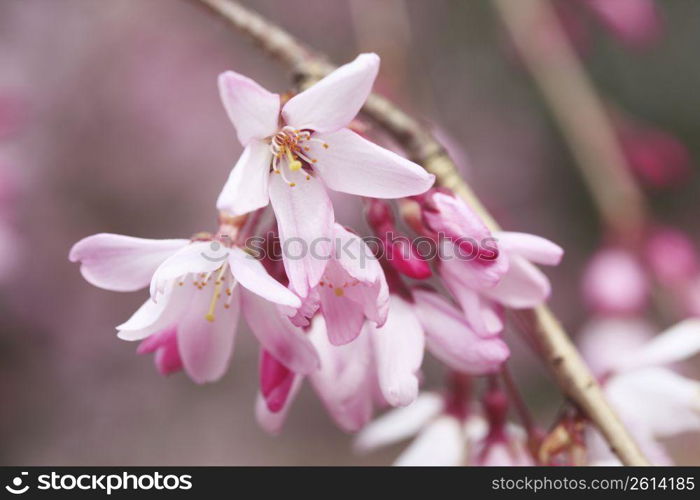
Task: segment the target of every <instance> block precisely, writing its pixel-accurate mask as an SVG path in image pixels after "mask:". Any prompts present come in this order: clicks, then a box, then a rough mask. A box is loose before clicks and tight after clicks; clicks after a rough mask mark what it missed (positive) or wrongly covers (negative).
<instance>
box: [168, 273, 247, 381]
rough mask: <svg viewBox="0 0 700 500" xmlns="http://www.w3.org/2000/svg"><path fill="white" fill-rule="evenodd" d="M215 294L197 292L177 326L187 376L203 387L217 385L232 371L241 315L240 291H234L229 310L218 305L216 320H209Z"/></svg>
mask: <svg viewBox="0 0 700 500" xmlns="http://www.w3.org/2000/svg"><path fill="white" fill-rule="evenodd" d="M212 298H213V290H211V289H209V290H207V289H206V288H205V289H203V290H195V291H194V293H193V295H192V300H191V302H190V303H189V305H188V307H187V308H186V310H185V311H184V313H183V315H182V318H181V319H180V321H179V322H178V326H177V342H178V349H179V351H180V357H181V358H182V364H183V365H184V368H185V371H186V372H187V374H188V375H189V376H190V377H191V378H192V380H194V381H195V382H197V383H199V384H203V383H205V382H214V381H216V380H218V379H219V378H221V377H222V376H223V374H224V373H225V372H226V369H227V368H228V364H229V360H230V359H231V355H232V354H233V341H234V338H235V335H236V329H237V327H238V314H239V312H240V307H241V306H240V304H241V301H240V288H239V287H234V288H233V297H232V300H231V301H230V302H229V307H228V308H225V307H224V304H225V303H226V300H225V299H224V298H223V297H221V298H219V299H218V300H217V301H216V306H215V308H214V319H213V321H210V320H209V319H207V314H208V311H209V306H210V304H211V300H212Z"/></svg>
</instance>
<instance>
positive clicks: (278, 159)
mask: <svg viewBox="0 0 700 500" xmlns="http://www.w3.org/2000/svg"><path fill="white" fill-rule="evenodd" d="M312 136H313V131H312V130H306V129H305V130H298V129H295V128H293V127H290V126H289V125H286V126H284V127H282V128H281V129H280V130H279V132H277V133H276V134H275V135H273V136H272V139H271V140H270V150H271V151H272V155H273V159H272V171H273V172H274V173H275V174H279V175H281V176H282V178H283V179H284V181H285V182H286V183H287V184H288V185H289V186H290V187H294V186H296V183H295V182H293V181H292V180H290V179H289V177H288V176H287V173H286V172H299V171H300V170H302V169H303V170H304V171H305V172H306V180H307V181H308V180H310V179H311V172H312V167H313V165H314V164H316V163H317V162H318V160H317V159H316V158H312V157H311V156H310V154H311V145H312V144H313V143H319V144H321V146H322V147H324V148H326V149H328V144H327V143H326V142H324V141H322V140H321V139H318V138H315V137H312Z"/></svg>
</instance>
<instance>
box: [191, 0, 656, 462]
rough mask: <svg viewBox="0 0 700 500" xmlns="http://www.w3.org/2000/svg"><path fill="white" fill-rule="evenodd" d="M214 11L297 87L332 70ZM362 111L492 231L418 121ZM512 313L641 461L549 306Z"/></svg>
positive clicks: (236, 16)
mask: <svg viewBox="0 0 700 500" xmlns="http://www.w3.org/2000/svg"><path fill="white" fill-rule="evenodd" d="M199 2H200V3H201V4H203V5H205V6H207V7H208V8H209V9H211V10H212V11H213V12H214V13H216V14H218V15H219V16H221V17H223V18H224V19H225V20H226V21H227V22H229V23H230V24H231V25H232V26H234V27H235V28H237V29H238V30H240V31H241V32H243V33H244V34H246V35H247V36H248V37H249V38H251V39H252V40H253V41H254V42H255V43H256V44H257V45H259V46H260V48H261V49H262V50H263V51H265V52H266V53H268V54H269V55H271V56H273V57H275V58H276V59H278V60H279V61H280V62H282V63H283V64H285V65H286V66H288V67H290V68H291V69H292V70H293V71H294V72H295V74H296V76H297V79H298V83H299V85H300V86H301V87H305V86H308V85H309V84H311V83H313V82H314V81H317V80H318V79H319V78H321V77H323V76H324V75H325V74H327V73H329V72H330V71H332V70H333V68H334V67H333V66H332V65H331V64H329V63H328V62H327V60H326V58H325V57H323V56H322V55H320V54H318V53H316V52H314V51H313V50H311V49H310V48H309V47H307V46H305V45H304V44H302V43H301V42H299V41H298V40H297V39H296V38H294V37H292V36H291V35H290V34H289V33H287V32H285V31H284V30H282V29H281V28H280V27H278V26H276V25H274V24H273V23H271V22H269V21H268V20H266V19H264V18H262V17H261V16H260V15H258V14H257V13H255V12H253V11H250V10H248V9H247V8H245V7H243V6H241V5H240V4H238V3H236V2H233V1H230V0H199ZM516 3H517V2H516ZM363 112H364V113H365V114H366V115H367V116H369V117H370V118H372V119H373V120H374V121H375V122H376V123H377V124H378V125H379V126H381V127H383V128H384V129H385V130H386V131H387V132H389V133H390V134H392V135H393V136H394V138H395V139H396V140H397V141H398V142H399V143H400V144H401V145H402V146H403V147H404V148H405V150H406V152H407V154H408V155H409V156H410V157H411V158H412V159H413V160H414V161H415V162H417V163H419V164H421V165H423V167H425V169H426V170H428V171H429V172H431V173H433V174H435V176H436V178H437V183H438V184H439V185H441V186H444V187H447V188H450V189H452V190H453V191H454V192H455V194H457V195H459V196H461V197H462V198H464V200H465V201H466V202H467V203H468V204H469V205H470V206H471V207H472V208H473V209H474V210H475V211H476V212H477V213H479V215H480V216H481V217H482V218H483V220H484V221H485V223H486V224H487V225H488V226H489V227H490V228H491V229H492V230H494V231H497V230H499V229H500V227H499V225H498V223H497V222H496V221H495V220H494V218H493V217H492V216H491V214H490V213H489V212H488V211H487V210H486V208H485V207H484V206H483V205H482V203H481V201H480V200H479V198H478V197H477V196H476V195H475V194H474V192H473V191H472V189H471V188H470V187H469V186H468V185H467V184H466V183H465V182H464V180H463V179H462V178H461V176H460V175H459V173H458V171H457V167H456V165H455V164H454V162H453V161H452V160H451V159H450V157H449V156H448V155H447V153H446V152H445V150H444V148H443V147H442V146H441V145H440V143H439V142H438V141H437V140H436V139H435V138H434V137H433V136H432V135H431V134H430V133H429V132H428V131H427V130H426V129H425V127H423V126H421V124H420V123H419V122H418V121H416V120H414V119H413V118H411V117H410V116H409V115H408V114H406V113H404V112H403V111H402V110H400V109H399V108H398V107H396V106H395V105H394V104H392V103H391V102H389V101H388V100H387V99H385V98H383V97H380V96H378V95H376V94H372V95H371V96H370V97H369V99H368V100H367V102H366V104H365V106H364V108H363ZM516 314H517V315H518V317H519V318H520V319H521V320H522V321H525V322H527V323H528V324H529V325H531V328H532V332H533V335H534V336H535V338H536V339H537V341H538V343H539V344H540V346H541V348H542V352H543V353H544V356H545V362H546V363H547V365H548V367H549V368H550V370H551V372H552V374H553V376H554V378H555V380H556V381H557V383H558V385H559V387H560V388H561V390H562V391H563V392H564V393H565V394H566V395H567V396H568V397H569V398H570V399H571V400H572V401H574V402H575V403H576V404H577V405H578V406H579V407H580V408H581V409H582V410H583V411H584V412H585V413H586V414H587V415H588V417H589V418H590V419H591V421H592V422H593V423H594V424H595V425H596V426H597V427H598V429H600V431H601V433H602V434H603V436H604V437H605V438H606V440H607V441H608V443H609V445H610V448H611V450H612V451H613V452H614V453H615V454H616V455H617V456H618V457H619V458H620V460H621V461H622V462H623V463H624V464H626V465H647V464H648V462H647V461H646V459H645V458H644V456H643V455H642V454H641V452H640V451H639V448H638V447H637V445H636V444H635V442H634V440H633V439H632V438H631V436H630V435H629V433H628V432H627V429H625V427H624V426H623V425H622V423H621V421H620V419H619V418H618V417H617V415H616V414H615V412H614V411H613V410H612V408H611V407H610V406H609V405H608V403H607V401H606V400H605V398H604V396H603V393H602V391H601V389H600V386H599V385H598V383H597V382H596V380H595V377H593V375H592V374H591V372H590V370H589V369H588V367H587V366H586V365H585V363H584V362H583V360H582V359H581V356H580V355H579V353H578V351H577V350H576V348H575V347H574V345H573V343H572V342H571V340H570V339H569V337H568V336H567V334H566V332H565V331H564V330H563V328H562V327H561V325H560V323H559V322H558V321H557V319H556V318H555V317H554V315H553V314H552V313H551V311H550V310H549V308H547V307H546V306H541V307H538V308H536V309H533V310H528V311H520V312H517V313H516Z"/></svg>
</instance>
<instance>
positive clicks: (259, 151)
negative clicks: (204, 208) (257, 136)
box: [216, 140, 272, 215]
mask: <svg viewBox="0 0 700 500" xmlns="http://www.w3.org/2000/svg"><path fill="white" fill-rule="evenodd" d="M271 161H272V152H271V151H270V148H269V146H268V145H267V144H265V143H264V142H262V141H257V140H253V141H252V142H251V143H250V144H248V145H247V146H246V148H245V149H244V150H243V154H241V157H240V158H239V159H238V162H236V165H235V166H234V167H233V170H231V174H230V175H229V177H228V180H227V181H226V184H224V188H223V189H222V190H221V194H219V199H218V200H217V201H216V208H218V209H219V210H224V211H226V212H228V213H230V214H231V215H242V214H246V213H248V212H252V211H254V210H257V209H258V208H262V207H265V206H267V204H268V202H269V201H270V193H269V191H268V184H269V179H270V162H271Z"/></svg>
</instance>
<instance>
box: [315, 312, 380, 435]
mask: <svg viewBox="0 0 700 500" xmlns="http://www.w3.org/2000/svg"><path fill="white" fill-rule="evenodd" d="M309 338H310V340H311V342H312V343H313V344H314V346H315V347H316V351H317V352H318V354H319V357H320V358H321V369H320V370H317V371H316V372H314V373H312V374H311V375H310V376H309V380H310V381H311V384H312V386H313V388H314V390H315V391H316V393H317V394H318V396H319V398H320V399H321V401H322V402H323V404H324V406H325V407H326V409H327V410H328V413H330V415H331V417H332V418H333V420H334V421H335V422H336V424H337V425H338V426H339V427H340V428H341V429H343V430H345V431H347V432H356V431H358V430H359V429H361V428H362V427H363V426H364V425H365V424H366V423H367V422H368V421H369V419H370V418H371V417H372V409H373V386H372V377H371V375H372V372H371V370H370V368H371V367H370V362H371V352H370V345H369V338H368V337H367V336H364V335H361V336H360V337H358V338H357V339H355V341H354V342H351V343H349V344H345V345H342V346H334V345H332V344H331V343H330V342H329V340H328V335H327V334H326V328H325V323H324V321H323V317H321V316H317V317H316V318H315V319H314V321H313V323H312V328H311V331H310V332H309Z"/></svg>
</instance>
